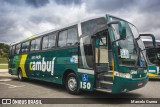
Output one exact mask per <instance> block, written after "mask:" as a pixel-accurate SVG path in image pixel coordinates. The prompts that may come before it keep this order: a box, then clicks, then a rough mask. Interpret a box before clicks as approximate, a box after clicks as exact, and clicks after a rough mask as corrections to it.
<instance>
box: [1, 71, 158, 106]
mask: <svg viewBox="0 0 160 107" xmlns="http://www.w3.org/2000/svg"><path fill="white" fill-rule="evenodd" d="M159 84H160V80H151V81H149V83H148V84H147V85H146V87H144V88H141V89H138V90H135V91H132V92H129V93H125V94H118V95H113V94H109V93H103V92H83V93H82V94H81V95H71V94H69V93H67V92H66V90H65V88H64V87H63V86H61V85H56V84H53V83H47V82H42V81H36V80H27V81H24V82H20V81H18V79H17V77H16V76H11V75H9V74H8V73H7V72H0V98H122V97H123V98H160V85H159ZM80 100H83V99H80ZM99 100H100V99H96V100H93V102H95V101H99ZM91 102H92V101H91ZM102 103H103V102H102ZM108 103H110V102H109V101H108ZM124 103H125V102H124ZM78 105H79V104H78ZM105 105H108V106H128V105H127V104H125V105H117V104H105ZM15 106H16V105H15ZM18 106H19V105H18ZM41 106H42V105H41ZM46 106H49V105H46ZM59 106H63V107H65V106H75V105H59ZM79 106H80V105H79ZM82 106H90V105H81V107H82ZM93 106H99V107H102V106H104V105H102V104H98V105H97V104H93ZM129 106H135V105H129ZM140 106H151V105H140ZM157 106H158V105H157Z"/></svg>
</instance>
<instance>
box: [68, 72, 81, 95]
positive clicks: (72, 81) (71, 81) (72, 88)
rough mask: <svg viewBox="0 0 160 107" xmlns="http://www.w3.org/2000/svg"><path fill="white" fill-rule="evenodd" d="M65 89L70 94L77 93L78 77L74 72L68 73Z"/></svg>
mask: <svg viewBox="0 0 160 107" xmlns="http://www.w3.org/2000/svg"><path fill="white" fill-rule="evenodd" d="M65 86H66V89H67V91H68V92H69V93H71V94H79V86H78V79H77V76H76V75H75V74H74V73H70V74H69V75H68V76H67V78H66V83H65Z"/></svg>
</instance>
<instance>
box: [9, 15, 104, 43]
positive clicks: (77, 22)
mask: <svg viewBox="0 0 160 107" xmlns="http://www.w3.org/2000/svg"><path fill="white" fill-rule="evenodd" d="M101 17H105V15H98V16H93V17H90V18H85V19H82V20H79V21H76V22H74V23H70V24H66V25H62V26H60V27H57V28H55V29H51V30H47V31H44V32H42V33H38V34H35V35H32V36H30V37H28V38H27V39H24V40H22V41H18V42H13V43H11V45H15V44H18V43H20V42H24V41H28V40H31V39H33V38H37V37H40V36H42V35H45V34H48V33H51V32H55V31H57V30H60V29H63V28H66V27H69V26H74V25H76V24H79V23H82V22H85V21H88V20H92V19H96V18H101Z"/></svg>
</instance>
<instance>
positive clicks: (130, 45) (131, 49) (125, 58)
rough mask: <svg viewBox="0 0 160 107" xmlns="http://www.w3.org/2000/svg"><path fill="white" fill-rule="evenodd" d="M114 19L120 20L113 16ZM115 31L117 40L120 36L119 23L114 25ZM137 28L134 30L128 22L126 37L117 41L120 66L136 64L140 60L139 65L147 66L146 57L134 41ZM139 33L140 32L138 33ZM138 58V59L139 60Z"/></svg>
mask: <svg viewBox="0 0 160 107" xmlns="http://www.w3.org/2000/svg"><path fill="white" fill-rule="evenodd" d="M112 20H113V21H117V20H118V21H120V20H119V19H116V18H112ZM112 29H113V33H114V35H115V40H117V39H119V38H120V35H119V29H118V24H113V25H112ZM133 32H134V33H135V34H136V32H137V31H136V30H134V31H132V29H131V27H130V24H129V23H127V22H126V39H125V40H119V41H117V42H116V45H117V52H118V62H119V64H120V66H135V64H136V62H138V63H137V64H138V66H140V67H146V63H145V59H144V56H143V54H142V53H141V52H140V51H139V50H138V49H137V47H136V45H135V41H134V35H133V34H134V33H133ZM136 35H138V33H137V34H136ZM138 52H140V53H139V58H138ZM137 60H138V61H137Z"/></svg>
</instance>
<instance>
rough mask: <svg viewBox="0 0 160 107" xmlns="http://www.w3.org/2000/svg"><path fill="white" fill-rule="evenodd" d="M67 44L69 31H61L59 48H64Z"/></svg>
mask: <svg viewBox="0 0 160 107" xmlns="http://www.w3.org/2000/svg"><path fill="white" fill-rule="evenodd" d="M66 42H67V30H65V31H61V32H60V33H59V40H58V46H59V47H64V46H66Z"/></svg>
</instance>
